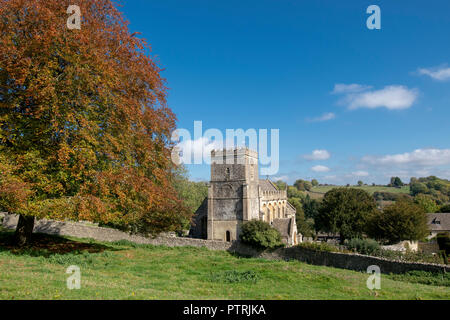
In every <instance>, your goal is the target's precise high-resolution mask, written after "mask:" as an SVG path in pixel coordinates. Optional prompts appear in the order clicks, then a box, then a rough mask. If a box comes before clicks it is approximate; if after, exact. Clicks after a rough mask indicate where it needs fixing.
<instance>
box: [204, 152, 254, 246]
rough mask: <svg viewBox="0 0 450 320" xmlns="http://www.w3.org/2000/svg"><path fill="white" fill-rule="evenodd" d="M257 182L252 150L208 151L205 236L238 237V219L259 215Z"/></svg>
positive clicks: (239, 223)
mask: <svg viewBox="0 0 450 320" xmlns="http://www.w3.org/2000/svg"><path fill="white" fill-rule="evenodd" d="M258 182H259V174H258V153H257V152H256V151H253V150H250V149H248V148H238V149H230V150H226V149H223V150H213V151H212V152H211V181H210V185H209V189H208V218H207V219H208V220H207V233H208V235H207V237H208V239H210V240H223V241H233V240H238V239H239V233H240V226H241V224H242V222H244V221H249V220H253V219H259V211H260V209H259V194H258V192H259V190H258Z"/></svg>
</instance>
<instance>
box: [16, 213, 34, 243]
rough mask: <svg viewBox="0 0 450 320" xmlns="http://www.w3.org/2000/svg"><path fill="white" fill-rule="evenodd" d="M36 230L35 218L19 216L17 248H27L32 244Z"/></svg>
mask: <svg viewBox="0 0 450 320" xmlns="http://www.w3.org/2000/svg"><path fill="white" fill-rule="evenodd" d="M33 228H34V217H30V216H24V215H20V216H19V222H18V223H17V227H16V232H15V233H14V244H15V245H17V246H20V247H22V246H25V245H27V244H29V243H30V242H31V236H32V234H33Z"/></svg>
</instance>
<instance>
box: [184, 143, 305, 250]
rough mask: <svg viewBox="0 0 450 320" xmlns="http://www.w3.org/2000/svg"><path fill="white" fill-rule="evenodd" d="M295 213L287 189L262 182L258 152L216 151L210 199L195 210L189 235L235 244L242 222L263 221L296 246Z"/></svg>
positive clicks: (238, 149) (287, 241)
mask: <svg viewBox="0 0 450 320" xmlns="http://www.w3.org/2000/svg"><path fill="white" fill-rule="evenodd" d="M295 213H296V210H295V208H294V207H293V206H292V205H291V204H290V203H289V202H288V200H287V191H286V190H279V189H278V188H277V186H276V185H275V184H274V183H272V182H271V181H270V180H260V179H259V173H258V153H257V152H256V151H253V150H250V149H248V148H236V149H223V150H213V151H211V181H210V183H209V187H208V197H207V198H206V199H205V200H204V201H203V203H202V205H201V206H200V207H199V208H198V210H197V211H196V213H195V216H194V219H193V224H192V227H191V230H190V232H189V233H190V236H191V237H194V238H201V239H208V240H221V241H235V240H239V233H240V227H241V225H242V223H244V222H246V221H250V220H262V221H266V222H267V223H269V224H271V225H272V226H273V227H274V228H276V229H277V230H278V231H279V232H280V233H281V236H282V239H283V242H284V243H285V244H287V245H295V244H297V243H298V239H297V238H300V237H301V235H300V236H299V237H298V236H297V224H296V222H295Z"/></svg>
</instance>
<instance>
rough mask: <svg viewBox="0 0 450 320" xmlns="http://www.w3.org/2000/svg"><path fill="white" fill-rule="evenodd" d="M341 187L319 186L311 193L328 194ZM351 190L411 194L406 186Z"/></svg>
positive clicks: (363, 187)
mask: <svg viewBox="0 0 450 320" xmlns="http://www.w3.org/2000/svg"><path fill="white" fill-rule="evenodd" d="M338 187H339V186H318V187H313V188H312V189H311V192H313V193H323V194H325V193H327V192H328V191H330V190H331V189H334V188H338ZM341 187H342V186H341ZM351 188H356V189H362V190H365V191H367V192H368V193H370V194H373V193H374V192H377V191H378V192H391V193H404V194H409V186H404V187H401V188H394V187H385V186H361V187H360V186H351Z"/></svg>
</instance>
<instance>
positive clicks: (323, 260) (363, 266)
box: [252, 246, 450, 274]
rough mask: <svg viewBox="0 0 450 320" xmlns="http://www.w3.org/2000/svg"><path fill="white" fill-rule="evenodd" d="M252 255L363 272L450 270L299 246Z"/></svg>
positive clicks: (448, 267) (448, 268)
mask: <svg viewBox="0 0 450 320" xmlns="http://www.w3.org/2000/svg"><path fill="white" fill-rule="evenodd" d="M252 256H253V257H258V258H263V259H276V260H299V261H303V262H306V263H308V264H314V265H321V266H329V267H334V268H342V269H349V270H355V271H362V272H366V271H367V267H369V266H371V265H376V266H378V267H380V271H381V272H382V273H387V274H388V273H404V272H408V271H412V270H422V271H428V272H450V265H441V264H431V263H419V262H403V261H392V260H387V259H383V258H378V257H370V256H365V255H360V254H348V253H339V252H324V251H315V250H311V249H306V248H302V247H299V246H296V247H291V248H281V249H277V250H274V251H271V252H270V251H266V252H261V253H258V254H256V255H255V254H253V255H252Z"/></svg>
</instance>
